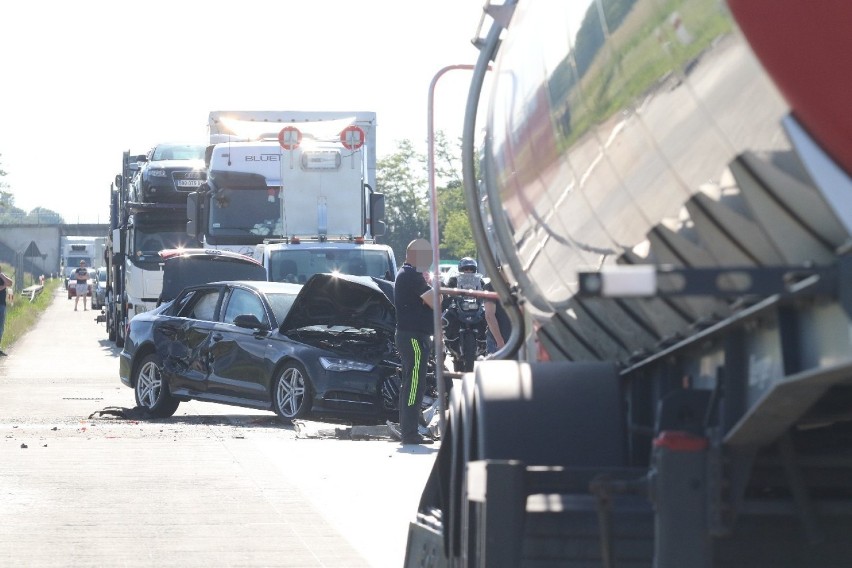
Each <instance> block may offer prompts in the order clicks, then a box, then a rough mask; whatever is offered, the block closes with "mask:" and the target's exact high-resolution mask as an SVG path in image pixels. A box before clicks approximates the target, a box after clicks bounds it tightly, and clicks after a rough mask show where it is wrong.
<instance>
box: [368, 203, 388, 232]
mask: <svg viewBox="0 0 852 568" xmlns="http://www.w3.org/2000/svg"><path fill="white" fill-rule="evenodd" d="M384 219H385V195H384V194H383V193H371V194H370V234H371V235H373V236H374V237H380V236H382V235H384V234H385V229H386V227H387V225H386V224H385V221H384Z"/></svg>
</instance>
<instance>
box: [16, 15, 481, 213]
mask: <svg viewBox="0 0 852 568" xmlns="http://www.w3.org/2000/svg"><path fill="white" fill-rule="evenodd" d="M482 6H483V0H430V1H429V2H412V1H410V0H362V1H360V2H356V1H351V0H349V1H344V0H301V1H296V0H277V1H272V0H241V1H239V2H225V1H222V0H171V1H166V0H144V1H142V2H130V1H129V0H112V1H110V2H67V1H64V0H42V1H39V2H26V1H21V2H4V3H3V8H2V10H0V169H2V170H4V171H5V172H6V173H7V175H6V176H4V177H2V178H0V182H3V183H5V184H7V186H8V187H6V188H4V190H5V191H9V192H11V193H12V194H13V196H14V200H15V201H14V203H15V206H16V207H19V208H20V209H23V210H24V211H26V212H29V211H31V210H32V209H34V208H36V207H45V208H47V209H51V210H53V211H56V212H57V213H59V214H61V215H62V216H63V217H64V218H65V221H66V222H69V223H77V222H79V223H107V222H108V221H109V207H108V206H109V188H110V182H111V181H112V180H113V179H114V177H115V175H116V174H117V173H120V171H121V155H122V152H124V151H125V150H130V151H131V152H133V153H144V152H145V151H147V150H148V149H149V148H151V147H152V146H154V145H155V144H157V143H158V142H164V141H197V142H201V143H206V141H207V116H208V114H209V113H210V111H215V110H314V111H323V110H328V111H332V110H335V111H341V110H342V111H356V110H357V111H373V112H375V113H376V118H377V138H378V139H377V152H378V156H379V159H381V158H382V157H385V156H387V155H390V154H392V153H393V152H394V151H395V150H396V143H397V142H398V141H400V140H403V139H407V140H411V141H412V142H413V143H414V144H415V146H416V147H417V148H418V149H419V150H420V151H422V152H425V151H426V148H427V146H426V138H427V132H428V95H429V86H430V84H431V82H432V80H433V78H434V77H435V76H436V75H437V74H438V73H439V72H440V71H441V70H442V69H444V68H445V67H447V66H451V65H467V64H473V63H475V62H476V58H477V56H478V53H479V52H478V51H477V49H476V48H475V47H474V46H473V45H472V44H471V39H472V38H474V36H475V34H476V31H477V26H478V25H479V22H480V17H481V14H482ZM483 33H484V32H483ZM470 78H471V73H470V71H467V70H463V69H462V70H452V71H449V72H447V73H446V74H443V75H442V76H441V78H440V79H439V80H438V81H437V82H436V84H435V94H434V109H433V117H434V127H435V130H436V131H439V130H442V131H444V132H445V133H447V135H448V136H450V137H451V139H453V138H455V137H458V136H460V135H461V131H462V120H463V116H464V107H465V103H466V98H467V89H468V86H469V82H470Z"/></svg>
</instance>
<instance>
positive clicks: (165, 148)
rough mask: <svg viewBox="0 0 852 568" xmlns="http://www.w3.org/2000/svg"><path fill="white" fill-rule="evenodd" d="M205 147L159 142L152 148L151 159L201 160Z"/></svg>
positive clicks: (154, 160)
mask: <svg viewBox="0 0 852 568" xmlns="http://www.w3.org/2000/svg"><path fill="white" fill-rule="evenodd" d="M206 148H207V147H206V146H204V145H198V144H160V145H159V146H157V147H156V148H154V153H153V154H152V156H151V161H152V162H159V161H161V160H203V159H204V150H205V149H206Z"/></svg>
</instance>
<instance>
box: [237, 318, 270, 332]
mask: <svg viewBox="0 0 852 568" xmlns="http://www.w3.org/2000/svg"><path fill="white" fill-rule="evenodd" d="M234 325H235V326H237V327H244V328H246V329H262V330H264V331H266V330H268V329H269V328H268V327H267V326H266V325H265V324H264V323H262V322H261V321H260V320H259V319H257V316H256V315H254V314H240V315H238V316H237V317H235V318H234Z"/></svg>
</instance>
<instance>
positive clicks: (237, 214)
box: [208, 187, 283, 244]
mask: <svg viewBox="0 0 852 568" xmlns="http://www.w3.org/2000/svg"><path fill="white" fill-rule="evenodd" d="M282 234H283V226H282V224H281V200H280V199H279V198H278V190H277V189H275V188H272V189H269V188H266V187H258V188H251V189H248V188H240V189H228V188H223V189H220V190H218V191H217V192H216V194H215V195H214V196H213V198H212V199H211V200H210V229H209V231H208V240H209V241H210V242H211V243H215V244H246V243H249V242H251V243H259V242H261V241H262V240H263V239H264V238H269V237H280V236H281V235H282Z"/></svg>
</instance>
